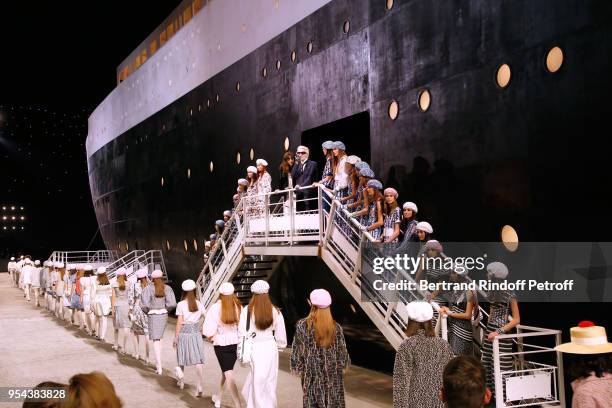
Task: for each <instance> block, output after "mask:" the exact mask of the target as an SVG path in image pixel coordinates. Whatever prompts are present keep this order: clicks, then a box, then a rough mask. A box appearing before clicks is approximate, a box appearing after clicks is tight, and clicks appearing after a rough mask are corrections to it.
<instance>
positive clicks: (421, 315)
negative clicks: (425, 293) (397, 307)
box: [406, 300, 433, 323]
mask: <svg viewBox="0 0 612 408" xmlns="http://www.w3.org/2000/svg"><path fill="white" fill-rule="evenodd" d="M406 312H408V318H409V319H410V320H412V321H415V322H420V323H423V322H427V321H429V320H431V319H433V307H432V306H431V304H429V303H427V302H424V301H422V300H415V301H414V302H410V303H408V304H407V305H406Z"/></svg>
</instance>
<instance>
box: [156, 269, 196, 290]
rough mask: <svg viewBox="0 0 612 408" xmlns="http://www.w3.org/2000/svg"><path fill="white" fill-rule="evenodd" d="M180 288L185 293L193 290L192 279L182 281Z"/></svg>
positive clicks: (194, 286)
mask: <svg viewBox="0 0 612 408" xmlns="http://www.w3.org/2000/svg"><path fill="white" fill-rule="evenodd" d="M160 272H161V271H160ZM181 288H183V290H184V291H185V292H189V291H190V290H194V289H195V288H196V283H195V282H194V281H193V279H187V280H184V281H183V283H182V284H181Z"/></svg>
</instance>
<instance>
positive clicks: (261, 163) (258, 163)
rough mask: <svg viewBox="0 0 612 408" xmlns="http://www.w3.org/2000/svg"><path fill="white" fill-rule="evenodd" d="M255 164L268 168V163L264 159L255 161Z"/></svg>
mask: <svg viewBox="0 0 612 408" xmlns="http://www.w3.org/2000/svg"><path fill="white" fill-rule="evenodd" d="M255 164H257V165H258V166H264V167H268V162H267V161H266V160H264V159H257V160H256V161H255Z"/></svg>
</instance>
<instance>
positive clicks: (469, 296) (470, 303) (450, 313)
mask: <svg viewBox="0 0 612 408" xmlns="http://www.w3.org/2000/svg"><path fill="white" fill-rule="evenodd" d="M466 276H467V270H466V269H461V270H457V271H453V272H451V274H450V281H451V282H467V279H466ZM446 297H447V299H448V302H449V307H442V308H441V309H440V313H443V314H445V315H446V316H447V318H448V320H447V321H448V343H449V344H450V346H451V350H453V354H454V355H456V356H459V355H465V356H472V355H474V342H473V339H472V318H474V320H475V321H476V318H477V317H478V316H479V309H478V298H477V297H476V293H475V292H473V291H469V290H468V291H463V290H454V291H451V292H449V293H448V294H447V296H446Z"/></svg>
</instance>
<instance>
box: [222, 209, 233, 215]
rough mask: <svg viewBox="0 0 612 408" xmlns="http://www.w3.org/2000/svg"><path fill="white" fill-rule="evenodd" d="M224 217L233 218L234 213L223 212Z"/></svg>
mask: <svg viewBox="0 0 612 408" xmlns="http://www.w3.org/2000/svg"><path fill="white" fill-rule="evenodd" d="M223 216H224V217H231V216H232V212H231V211H230V210H225V211H223Z"/></svg>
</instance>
